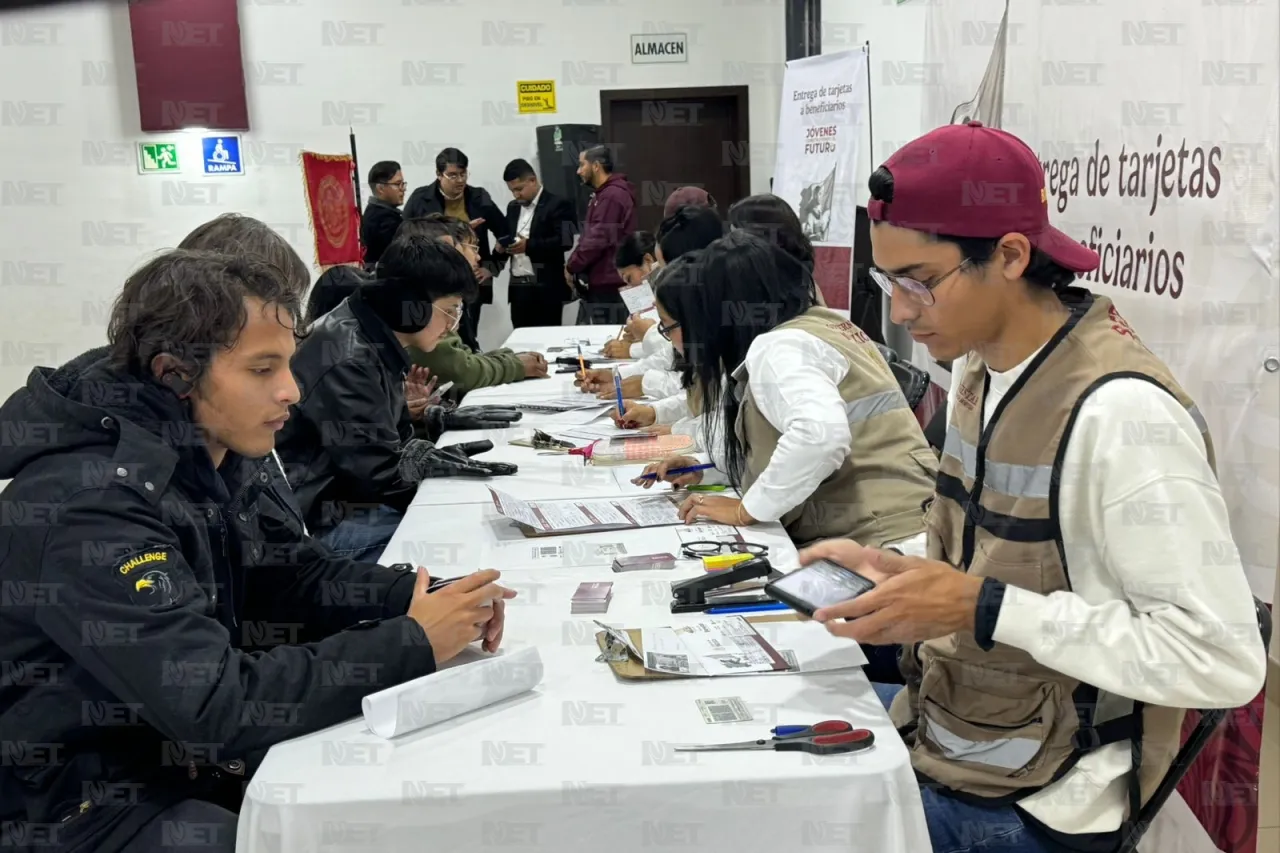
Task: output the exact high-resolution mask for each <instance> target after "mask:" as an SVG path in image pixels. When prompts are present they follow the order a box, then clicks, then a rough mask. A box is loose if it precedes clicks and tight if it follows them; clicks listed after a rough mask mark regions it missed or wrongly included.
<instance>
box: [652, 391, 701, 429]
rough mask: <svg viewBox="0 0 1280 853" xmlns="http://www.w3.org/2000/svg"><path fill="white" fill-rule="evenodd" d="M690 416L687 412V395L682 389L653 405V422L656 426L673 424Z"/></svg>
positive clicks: (690, 413)
mask: <svg viewBox="0 0 1280 853" xmlns="http://www.w3.org/2000/svg"><path fill="white" fill-rule="evenodd" d="M692 415H693V413H692V412H690V411H689V395H688V394H686V393H685V392H684V390H683V389H681V390H680V391H679V392H678V393H675V394H670V395H668V396H666V397H663V398H662V399H660V400H656V401H654V403H653V419H654V420H653V422H654V423H656V424H674V423H678V422H679V421H682V420H684V419H685V418H688V417H692Z"/></svg>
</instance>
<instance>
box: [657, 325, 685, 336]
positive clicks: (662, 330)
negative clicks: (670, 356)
mask: <svg viewBox="0 0 1280 853" xmlns="http://www.w3.org/2000/svg"><path fill="white" fill-rule="evenodd" d="M678 328H680V324H679V323H677V322H674V321H673V322H672V323H671V325H669V326H664V325H662V324H661V323H659V324H658V334H660V335H662V337H664V338H666V339H667V340H671V333H672V332H674V331H675V330H676V329H678Z"/></svg>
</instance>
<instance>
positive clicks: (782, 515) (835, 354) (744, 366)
mask: <svg viewBox="0 0 1280 853" xmlns="http://www.w3.org/2000/svg"><path fill="white" fill-rule="evenodd" d="M807 276H808V273H807V271H806V270H805V269H804V267H803V266H802V265H801V264H800V263H799V262H798V261H797V260H795V258H793V257H791V256H790V255H788V254H786V253H785V252H783V251H782V250H781V249H778V248H777V247H775V246H773V245H772V244H769V243H766V242H765V241H764V240H761V239H760V238H759V237H755V236H753V235H751V234H747V233H744V232H742V231H734V232H732V233H730V234H729V235H728V236H726V237H724V238H722V239H720V240H717V241H716V242H714V243H712V244H711V245H710V246H708V247H707V248H706V249H705V250H703V251H702V252H700V253H698V252H695V253H692V254H688V255H685V256H683V257H682V258H680V260H679V261H677V262H675V263H673V264H670V265H668V266H667V267H666V269H664V270H663V273H662V275H661V276H659V278H658V286H657V289H656V295H657V299H658V315H659V317H660V318H661V322H662V332H663V334H664V335H666V336H667V337H668V338H669V339H670V340H671V342H672V344H673V345H674V346H675V347H676V348H677V349H679V350H680V351H681V352H682V353H683V354H684V357H685V358H686V359H687V360H688V364H689V371H688V374H687V377H688V380H687V381H688V382H689V387H690V388H693V389H696V391H697V393H698V395H699V397H700V399H701V400H702V401H703V406H702V410H703V411H704V412H705V414H704V426H705V425H706V424H710V423H713V422H715V421H717V420H718V421H719V423H718V425H717V426H718V428H716V429H715V438H713V437H712V435H711V434H710V432H711V427H709V426H708V427H706V429H704V444H703V446H704V447H706V448H707V449H708V451H710V452H711V453H712V454H713V456H716V457H718V458H715V459H713V461H714V462H715V464H716V467H717V468H718V469H719V471H720V472H722V473H723V474H725V475H726V476H727V478H728V482H729V483H730V484H731V485H732V486H733V487H734V488H735V489H737V490H739V491H740V492H741V493H742V498H741V499H738V498H733V497H708V496H705V495H701V494H699V495H694V496H693V497H691V498H689V499H688V500H687V501H685V503H684V505H683V506H682V507H681V515H682V516H683V517H684V518H685V520H686V521H687V522H689V523H697V522H711V523H715V524H732V525H735V526H748V525H752V524H756V523H759V522H763V521H777V522H780V523H781V524H782V525H783V527H785V528H786V530H787V534H788V535H789V536H790V537H791V539H792V540H793V541H794V542H796V543H797V544H798V545H806V544H810V543H812V542H815V541H818V540H821V539H828V538H832V537H847V538H849V539H853V540H855V541H859V542H868V543H870V542H874V543H876V546H877V547H879V546H884V545H890V544H896V543H901V542H904V541H907V540H923V537H924V504H925V502H926V500H927V499H928V498H929V496H930V495H931V494H933V481H934V477H935V476H936V474H937V459H936V457H935V456H934V455H933V451H932V450H930V449H929V445H928V444H926V443H925V440H924V435H923V433H921V431H920V425H919V424H918V423H917V422H916V419H915V416H914V415H913V414H912V413H911V410H910V409H909V408H908V407H907V401H906V398H905V397H903V395H902V391H901V389H900V388H899V387H898V381H897V379H896V378H894V375H893V373H892V372H891V371H890V370H889V365H888V364H886V363H885V360H884V357H883V356H882V355H881V354H880V350H879V349H877V348H876V345H875V343H874V342H873V341H871V340H870V339H869V338H868V337H867V336H866V334H865V333H864V332H863V331H862V330H861V329H859V328H858V327H857V326H855V325H853V324H852V323H851V322H849V321H848V320H846V319H844V318H843V317H841V316H840V315H838V314H835V313H833V312H831V311H828V310H827V309H825V308H818V307H816V306H815V305H813V302H812V299H811V298H810V291H809V288H808V286H807ZM743 306H746V310H743ZM761 306H763V307H764V308H766V309H767V310H759V307H761ZM726 317H729V318H732V320H733V322H732V323H726V322H725V318H726ZM721 450H723V452H722V453H721ZM694 464H697V460H696V459H692V458H690V457H687V456H680V457H675V458H673V459H668V460H665V461H663V462H661V463H658V464H655V465H651V466H649V468H648V469H647V473H656V474H657V478H658V479H659V480H662V481H666V482H671V483H676V484H679V485H690V484H692V483H698V482H702V481H703V480H704V479H707V478H704V477H703V475H702V474H701V473H697V474H682V475H678V476H674V477H673V476H670V475H668V474H667V471H668V470H669V469H670V468H673V467H682V466H685V465H694ZM636 482H637V483H638V484H642V485H644V484H651V483H653V482H654V481H653V480H637V481H636Z"/></svg>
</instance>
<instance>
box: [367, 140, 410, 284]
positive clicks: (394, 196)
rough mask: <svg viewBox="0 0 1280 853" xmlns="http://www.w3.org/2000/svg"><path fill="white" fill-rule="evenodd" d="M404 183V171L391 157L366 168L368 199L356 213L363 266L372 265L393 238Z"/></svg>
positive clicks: (404, 186)
mask: <svg viewBox="0 0 1280 853" xmlns="http://www.w3.org/2000/svg"><path fill="white" fill-rule="evenodd" d="M407 186H408V184H406V183H405V180H404V172H402V171H401V170H400V164H399V163H397V162H396V161H394V160H381V161H379V162H377V163H374V164H373V168H372V169H370V170H369V203H368V204H367V205H365V208H364V215H363V216H361V217H360V244H361V245H362V246H364V263H365V266H366V267H370V268H372V267H373V265H374V264H376V263H377V262H378V258H380V257H382V253H383V252H385V251H386V250H387V246H389V245H391V241H392V240H394V239H395V236H396V229H397V228H399V227H400V222H401V219H402V217H401V214H400V206H401V205H402V204H404V191H405V188H406V187H407Z"/></svg>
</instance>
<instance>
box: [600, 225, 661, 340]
mask: <svg viewBox="0 0 1280 853" xmlns="http://www.w3.org/2000/svg"><path fill="white" fill-rule="evenodd" d="M657 251H658V248H657V241H656V240H655V239H654V236H653V234H652V233H651V232H649V231H637V232H635V233H634V234H631V235H630V236H628V237H627V239H625V240H623V241H622V243H621V245H619V246H618V251H617V252H615V253H614V256H613V265H614V266H615V267H617V269H618V276H619V277H620V278H621V279H622V282H623V289H624V290H625V289H627V288H631V287H639V286H640V285H642V284H645V283H646V282H648V280H649V274H650V273H652V272H653V271H654V269H656V265H657V257H656V255H657ZM657 325H658V324H657V321H656V320H653V319H651V318H649V317H644V316H641V315H639V314H632V315H631V316H630V317H628V318H627V322H626V325H625V326H624V327H623V330H622V337H620V338H617V339H615V340H612V341H608V342H606V343H605V345H604V349H603V352H604V355H605V357H606V358H635V359H640V358H644V357H645V356H646V355H654V354H655V353H657V352H659V351H660V350H662V349H663V348H664V347H666V346H669V344H668V343H667V342H666V341H665V340H664V339H663V338H662V336H661V335H659V334H658V333H657V332H656V331H654V330H655V329H656V328H657Z"/></svg>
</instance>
